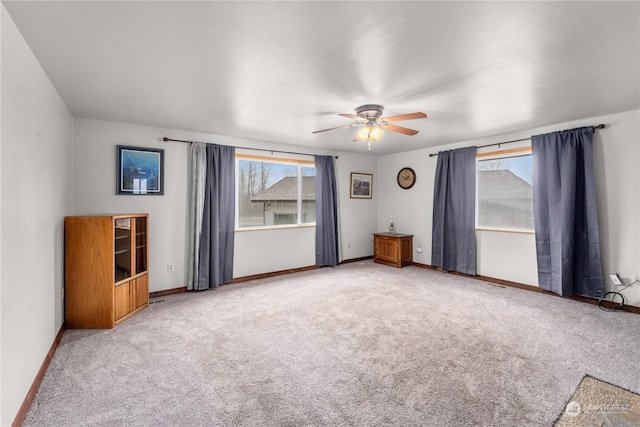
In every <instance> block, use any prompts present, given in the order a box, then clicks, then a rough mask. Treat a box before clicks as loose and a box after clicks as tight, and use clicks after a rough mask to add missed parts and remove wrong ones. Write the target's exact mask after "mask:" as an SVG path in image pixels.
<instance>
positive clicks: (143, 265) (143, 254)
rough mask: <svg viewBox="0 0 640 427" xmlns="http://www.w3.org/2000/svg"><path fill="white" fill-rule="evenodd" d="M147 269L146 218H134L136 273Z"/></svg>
mask: <svg viewBox="0 0 640 427" xmlns="http://www.w3.org/2000/svg"><path fill="white" fill-rule="evenodd" d="M145 271H147V218H145V217H138V218H136V274H138V273H142V272H145Z"/></svg>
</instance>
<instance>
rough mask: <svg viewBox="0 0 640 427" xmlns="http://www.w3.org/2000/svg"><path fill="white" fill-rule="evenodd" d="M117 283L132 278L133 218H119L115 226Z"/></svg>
mask: <svg viewBox="0 0 640 427" xmlns="http://www.w3.org/2000/svg"><path fill="white" fill-rule="evenodd" d="M114 231H115V232H114V236H115V237H114V238H115V244H114V248H115V256H114V258H115V281H116V282H119V281H121V280H124V279H126V278H128V277H131V218H118V219H116V220H115V224H114Z"/></svg>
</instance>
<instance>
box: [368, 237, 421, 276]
mask: <svg viewBox="0 0 640 427" xmlns="http://www.w3.org/2000/svg"><path fill="white" fill-rule="evenodd" d="M373 261H374V262H377V263H379V264H386V265H391V266H393V267H398V268H402V267H404V266H405V265H411V263H412V262H413V235H411V234H397V233H373Z"/></svg>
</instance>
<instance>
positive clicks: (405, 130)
mask: <svg viewBox="0 0 640 427" xmlns="http://www.w3.org/2000/svg"><path fill="white" fill-rule="evenodd" d="M380 125H381V126H382V128H383V129H384V130H390V131H391V132H398V133H402V134H405V135H415V134H417V133H418V131H417V130H413V129H409V128H403V127H402V126H396V125H390V124H387V123H381V124H380Z"/></svg>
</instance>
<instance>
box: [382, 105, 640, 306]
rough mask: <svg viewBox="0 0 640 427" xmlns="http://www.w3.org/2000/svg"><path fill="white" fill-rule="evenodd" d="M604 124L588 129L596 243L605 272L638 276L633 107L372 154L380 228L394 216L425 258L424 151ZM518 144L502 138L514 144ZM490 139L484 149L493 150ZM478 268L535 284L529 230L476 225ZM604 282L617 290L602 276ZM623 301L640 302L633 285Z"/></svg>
mask: <svg viewBox="0 0 640 427" xmlns="http://www.w3.org/2000/svg"><path fill="white" fill-rule="evenodd" d="M599 123H604V124H606V126H607V127H606V128H605V129H602V130H597V131H596V132H595V136H594V163H595V164H594V167H595V174H596V192H597V198H598V215H599V225H600V244H601V250H602V262H603V269H604V273H605V276H608V275H609V274H611V273H618V274H620V276H621V277H622V279H623V281H624V282H625V283H630V282H631V279H632V277H633V275H636V277H638V276H640V221H639V220H638V209H639V207H640V175H639V173H638V167H637V165H638V164H640V148H639V144H638V140H639V137H640V111H638V110H634V111H630V112H625V113H620V114H613V115H608V116H603V117H594V118H588V119H583V120H577V121H573V122H564V123H558V124H555V125H552V126H545V127H541V128H536V129H529V130H523V131H520V132H514V133H510V134H505V135H499V136H495V137H491V138H484V139H477V140H471V141H462V142H459V143H456V144H450V145H446V146H439V147H435V148H433V149H426V150H418V151H412V152H406V153H401V154H395V155H389V156H382V157H379V158H378V176H379V180H378V182H379V188H381V194H382V197H381V198H380V199H379V200H378V228H379V229H380V230H383V229H385V227H386V226H387V223H388V219H389V216H390V215H391V214H393V216H394V217H395V219H396V224H397V227H398V231H399V232H402V233H409V234H414V248H417V247H418V246H422V248H423V252H422V253H417V252H415V253H414V261H415V262H419V263H423V264H431V221H432V201H433V184H434V176H435V168H436V161H437V157H429V156H428V154H429V153H437V152H438V151H440V150H448V149H453V148H457V147H466V146H471V145H475V146H480V145H485V144H491V143H496V142H503V141H509V140H515V139H521V138H528V137H530V136H531V135H535V134H541V133H547V132H553V131H556V130H562V129H570V128H575V127H579V126H590V125H596V124H599ZM518 145H522V144H513V145H509V146H503V148H515V147H517V146H518ZM495 149H496V147H493V148H490V149H484V151H488V150H495ZM405 166H409V167H411V168H413V169H414V170H415V171H416V174H417V181H416V185H415V186H414V187H413V188H411V189H409V190H403V189H401V188H400V187H398V185H397V184H396V175H397V173H398V171H399V170H400V169H401V168H402V167H405ZM477 237H478V246H477V251H478V274H481V275H484V276H489V277H495V278H499V279H504V280H510V281H514V282H519V283H524V284H529V285H535V286H537V269H536V260H535V241H534V237H533V235H531V234H523V233H504V232H495V231H479V232H478V233H477ZM605 279H606V283H607V286H608V289H609V290H617V289H616V288H614V287H613V286H612V285H611V283H610V282H609V280H608V277H605ZM624 294H625V295H626V296H627V298H628V303H629V304H630V305H635V306H640V285H636V286H633V287H631V288H629V289H627V290H625V291H624Z"/></svg>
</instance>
